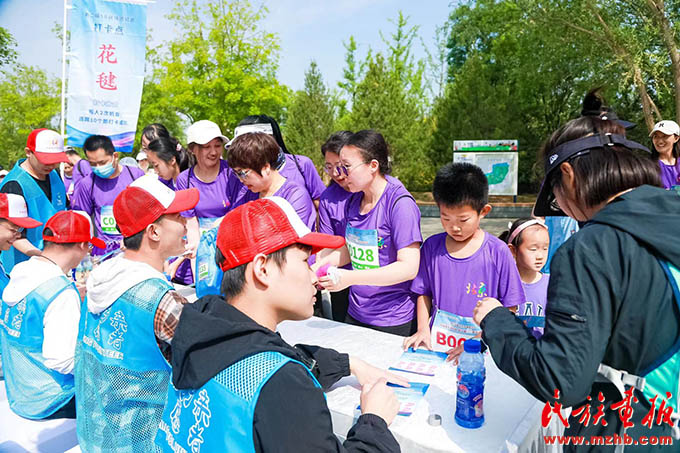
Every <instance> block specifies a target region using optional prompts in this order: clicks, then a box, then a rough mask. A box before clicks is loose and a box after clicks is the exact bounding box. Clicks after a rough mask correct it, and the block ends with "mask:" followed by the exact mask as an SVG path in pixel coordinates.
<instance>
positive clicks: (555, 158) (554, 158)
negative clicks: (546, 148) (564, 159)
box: [550, 154, 557, 165]
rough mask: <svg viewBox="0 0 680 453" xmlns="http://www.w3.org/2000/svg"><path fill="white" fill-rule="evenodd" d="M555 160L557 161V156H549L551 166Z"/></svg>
mask: <svg viewBox="0 0 680 453" xmlns="http://www.w3.org/2000/svg"><path fill="white" fill-rule="evenodd" d="M556 160H557V154H553V155H552V156H550V165H552V164H553V162H555V161H556Z"/></svg>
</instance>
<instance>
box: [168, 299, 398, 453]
mask: <svg viewBox="0 0 680 453" xmlns="http://www.w3.org/2000/svg"><path fill="white" fill-rule="evenodd" d="M263 351H276V352H280V353H281V354H284V355H286V356H288V357H291V358H293V359H295V360H298V361H300V362H302V363H305V364H308V366H309V365H311V364H313V363H314V362H313V360H315V361H316V366H314V367H313V368H312V372H313V373H314V375H315V376H316V378H317V379H318V381H319V383H320V384H321V385H322V387H323V388H324V389H327V388H329V387H330V386H331V385H333V384H334V383H335V382H337V381H338V380H339V379H340V378H341V377H343V376H347V375H349V356H348V355H347V354H339V353H338V352H336V351H334V350H332V349H325V348H320V347H317V346H305V345H297V346H296V347H292V346H290V345H288V344H287V343H286V342H285V341H283V339H282V338H281V337H280V336H279V334H278V333H275V332H272V331H270V330H269V329H267V328H265V327H263V326H261V325H259V324H257V323H256V322H255V321H253V320H252V319H251V318H249V317H248V316H246V315H245V314H243V313H242V312H240V311H239V310H237V309H236V308H234V307H232V306H231V305H229V304H227V302H226V301H225V300H224V299H222V298H221V297H217V296H206V297H203V298H201V299H200V300H198V301H197V302H196V303H194V304H188V305H186V306H185V307H184V310H183V311H182V316H181V318H180V321H179V324H178V326H177V330H176V331H175V336H174V338H173V340H172V373H173V383H174V384H175V387H176V388H178V389H197V388H199V387H201V386H202V385H203V384H205V383H206V382H208V381H209V380H210V379H211V378H213V377H214V376H215V375H217V374H218V373H219V372H221V371H222V370H224V369H225V368H227V367H229V366H230V365H232V364H234V363H236V362H238V361H239V360H241V359H243V358H244V357H247V356H250V355H253V354H256V353H259V352H263ZM253 440H254V442H255V451H258V452H273V451H276V452H299V451H309V452H317V451H318V452H336V451H337V452H344V451H350V452H398V451H400V449H399V444H398V443H397V441H396V439H395V438H394V436H393V435H392V433H391V432H390V431H389V430H388V429H387V424H386V423H385V421H384V420H383V419H382V418H380V417H378V416H376V415H372V414H366V415H362V416H361V417H359V420H358V421H357V423H356V424H355V425H354V426H353V427H352V429H351V430H350V431H349V433H348V434H347V440H346V441H345V442H344V445H341V444H340V443H339V442H338V440H337V438H336V437H335V435H334V434H333V426H332V423H331V414H330V412H329V410H328V406H327V405H326V399H325V396H324V394H323V390H322V389H319V388H317V387H316V386H315V385H314V383H313V382H312V379H311V378H310V376H309V374H308V373H307V372H306V371H305V370H304V369H302V367H301V366H300V365H298V364H294V363H288V364H286V365H284V366H283V367H282V368H281V369H280V370H279V371H277V372H276V373H275V374H274V376H272V377H271V378H270V379H269V381H268V382H267V383H266V384H265V385H264V387H263V388H262V391H261V393H260V396H259V398H258V402H257V405H256V406H255V417H254V421H253Z"/></svg>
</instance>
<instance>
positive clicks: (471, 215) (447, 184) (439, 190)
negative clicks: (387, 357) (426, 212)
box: [404, 163, 525, 360]
mask: <svg viewBox="0 0 680 453" xmlns="http://www.w3.org/2000/svg"><path fill="white" fill-rule="evenodd" d="M432 192H433V194H434V199H435V201H436V202H437V205H438V206H439V213H440V219H441V222H442V226H443V227H444V230H445V232H444V233H440V234H437V235H434V236H432V237H430V238H428V239H427V240H426V241H425V243H424V244H423V246H422V248H421V253H420V269H419V271H418V275H417V276H416V278H415V279H414V280H413V283H412V284H411V291H413V292H414V293H415V294H417V295H418V300H417V305H416V306H417V308H416V311H417V318H418V331H417V332H416V333H415V335H412V336H410V337H409V338H407V339H406V340H404V348H405V349H406V348H408V347H414V348H417V347H419V346H425V347H426V348H427V349H435V350H441V351H446V352H447V353H448V354H449V358H448V360H452V359H453V358H454V357H456V356H457V355H458V354H459V352H458V351H459V350H461V349H462V348H460V347H461V346H462V343H463V341H465V340H466V339H468V338H471V337H474V336H477V335H478V334H479V332H480V330H479V328H478V327H477V326H476V325H475V324H474V323H473V322H472V311H473V309H474V307H475V305H476V304H477V303H478V301H480V300H482V299H483V298H485V297H495V298H497V299H499V300H501V301H502V303H503V304H504V305H505V306H506V307H516V306H518V305H520V304H521V303H523V302H524V301H525V298H524V290H523V289H522V281H521V280H520V277H519V274H518V272H517V267H516V266H515V263H514V261H513V259H512V255H511V254H510V250H509V249H508V247H507V245H506V244H505V243H503V242H502V241H501V240H499V239H498V238H496V237H494V236H492V235H490V234H488V233H486V232H485V231H484V230H482V229H481V228H480V227H479V223H480V221H481V220H482V219H483V218H484V217H485V216H486V215H487V214H488V213H489V212H490V211H491V206H490V205H489V204H488V201H489V184H488V181H487V179H486V176H485V175H484V172H483V171H482V170H481V169H480V168H479V167H477V166H475V165H471V164H467V163H451V164H447V165H445V166H444V167H442V168H441V169H439V171H438V172H437V176H436V177H435V180H434V186H433V191H432Z"/></svg>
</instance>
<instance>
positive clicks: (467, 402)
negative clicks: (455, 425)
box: [456, 376, 484, 424]
mask: <svg viewBox="0 0 680 453" xmlns="http://www.w3.org/2000/svg"><path fill="white" fill-rule="evenodd" d="M467 378H470V379H467ZM476 381H477V382H476ZM456 418H457V419H459V420H464V421H466V422H470V423H471V424H481V423H482V422H483V421H484V384H483V381H482V380H481V379H479V377H474V376H466V379H463V380H462V381H461V380H459V381H458V394H457V396H456Z"/></svg>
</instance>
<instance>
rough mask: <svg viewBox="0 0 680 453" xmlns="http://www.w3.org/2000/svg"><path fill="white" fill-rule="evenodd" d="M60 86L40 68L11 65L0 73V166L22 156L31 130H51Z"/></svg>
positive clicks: (57, 112) (57, 111)
mask: <svg viewBox="0 0 680 453" xmlns="http://www.w3.org/2000/svg"><path fill="white" fill-rule="evenodd" d="M59 90H60V83H59V81H58V80H57V79H53V78H50V77H48V76H47V74H45V72H44V71H43V70H41V69H38V68H36V67H32V66H25V65H22V64H15V65H13V66H12V70H11V71H10V70H5V71H3V72H2V73H1V74H0V164H2V165H3V166H4V167H7V166H9V165H10V164H12V163H13V162H14V161H16V160H17V159H18V158H20V157H23V156H25V153H24V148H25V147H26V138H27V137H28V134H29V133H30V132H31V131H32V130H33V129H38V128H41V127H47V128H54V127H55V124H56V123H55V121H56V119H57V118H58V114H59V109H60V97H59Z"/></svg>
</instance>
